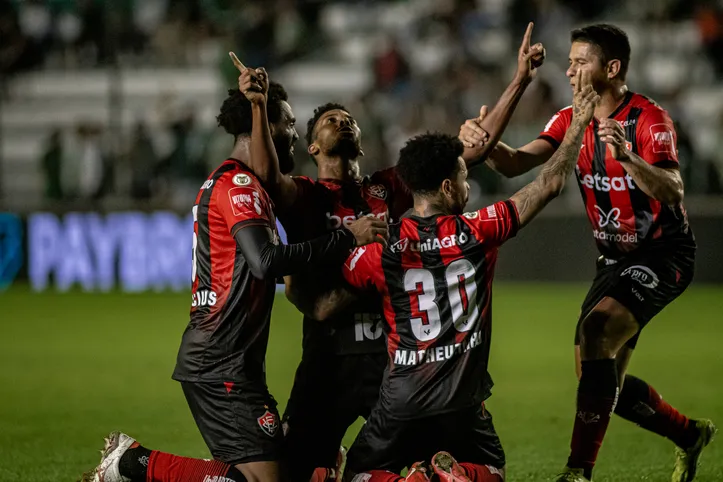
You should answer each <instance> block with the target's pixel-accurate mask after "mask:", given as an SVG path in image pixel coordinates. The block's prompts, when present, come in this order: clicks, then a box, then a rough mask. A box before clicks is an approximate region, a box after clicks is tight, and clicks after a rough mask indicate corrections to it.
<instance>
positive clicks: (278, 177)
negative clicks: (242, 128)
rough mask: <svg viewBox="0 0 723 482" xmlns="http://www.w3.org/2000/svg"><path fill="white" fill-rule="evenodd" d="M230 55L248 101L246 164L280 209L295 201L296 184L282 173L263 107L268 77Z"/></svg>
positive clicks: (262, 71)
mask: <svg viewBox="0 0 723 482" xmlns="http://www.w3.org/2000/svg"><path fill="white" fill-rule="evenodd" d="M229 55H230V56H231V59H232V60H233V63H234V65H235V66H236V68H237V69H238V70H239V72H240V75H239V78H238V84H239V90H240V91H241V92H243V93H244V95H245V96H246V98H247V99H248V100H249V101H250V102H251V115H252V125H251V148H250V151H251V152H250V157H251V159H250V161H249V167H250V168H251V170H253V171H254V174H256V176H257V177H258V178H259V180H260V181H261V183H262V184H263V185H264V188H265V189H266V191H267V192H268V193H269V196H271V199H272V200H273V201H274V203H275V204H276V208H277V209H279V210H283V209H286V208H287V207H289V206H291V205H293V204H294V202H296V195H297V192H298V190H297V186H296V183H295V182H294V180H293V179H291V177H289V176H287V175H286V174H282V172H281V169H280V167H279V158H278V156H277V154H276V148H275V147H274V142H273V139H272V137H271V128H270V127H269V119H268V113H267V110H266V101H267V95H266V94H267V92H268V89H269V77H268V74H267V73H266V70H264V69H263V68H258V69H250V68H247V67H245V66H244V65H243V64H242V63H241V61H240V60H239V59H238V58H237V57H236V55H235V54H234V53H233V52H230V53H229Z"/></svg>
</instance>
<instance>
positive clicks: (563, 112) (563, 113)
mask: <svg viewBox="0 0 723 482" xmlns="http://www.w3.org/2000/svg"><path fill="white" fill-rule="evenodd" d="M571 120H572V106H571V105H568V106H567V107H563V108H562V109H560V110H558V111H557V112H555V113H554V114H553V115H552V117H550V120H549V121H547V124H546V125H545V128H544V129H543V131H545V132H547V131H549V130H550V128H551V127H552V126H553V125H555V123H557V122H565V123H569V122H570V121H571Z"/></svg>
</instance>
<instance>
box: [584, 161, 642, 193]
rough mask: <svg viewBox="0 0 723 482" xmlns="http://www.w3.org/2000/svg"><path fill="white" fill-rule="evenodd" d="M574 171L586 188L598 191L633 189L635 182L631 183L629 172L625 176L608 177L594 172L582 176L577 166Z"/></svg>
mask: <svg viewBox="0 0 723 482" xmlns="http://www.w3.org/2000/svg"><path fill="white" fill-rule="evenodd" d="M575 172H576V173H577V179H578V181H580V184H581V185H583V186H585V187H586V188H588V189H594V190H596V191H600V192H610V191H617V192H619V191H625V190H627V189H630V190H633V189H635V184H634V183H633V178H632V177H630V174H626V175H625V176H617V177H608V176H601V175H600V174H598V173H595V174H585V175H584V176H583V175H582V174H581V173H580V169H579V168H577V167H576V168H575Z"/></svg>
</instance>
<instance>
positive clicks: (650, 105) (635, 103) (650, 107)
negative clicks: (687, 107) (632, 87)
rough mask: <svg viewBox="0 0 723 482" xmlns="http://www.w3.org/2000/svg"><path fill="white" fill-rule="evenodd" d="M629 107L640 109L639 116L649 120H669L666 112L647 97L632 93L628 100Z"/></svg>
mask: <svg viewBox="0 0 723 482" xmlns="http://www.w3.org/2000/svg"><path fill="white" fill-rule="evenodd" d="M630 106H631V107H637V108H638V109H640V111H641V113H640V116H641V117H643V118H650V119H670V114H669V113H668V111H667V110H666V109H665V108H664V107H663V106H661V105H660V104H658V103H657V102H656V101H655V100H654V99H653V98H651V97H648V96H647V95H643V94H639V93H637V92H636V93H634V94H633V96H632V98H631V99H630Z"/></svg>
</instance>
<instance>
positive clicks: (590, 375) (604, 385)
mask: <svg viewBox="0 0 723 482" xmlns="http://www.w3.org/2000/svg"><path fill="white" fill-rule="evenodd" d="M617 394H618V375H617V370H616V369H615V360H612V359H606V360H589V361H583V362H582V376H581V377H580V385H579V387H578V391H577V414H576V416H575V426H574V428H573V432H572V443H571V445H570V448H571V451H570V458H568V460H567V466H568V467H570V468H576V469H583V471H584V475H585V477H587V478H588V479H590V478H592V469H593V467H594V466H595V461H596V460H597V454H598V451H599V450H600V447H601V446H602V442H603V439H604V438H605V432H606V431H607V429H608V425H609V424H610V417H611V415H612V412H613V410H614V409H615V402H616V400H617Z"/></svg>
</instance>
